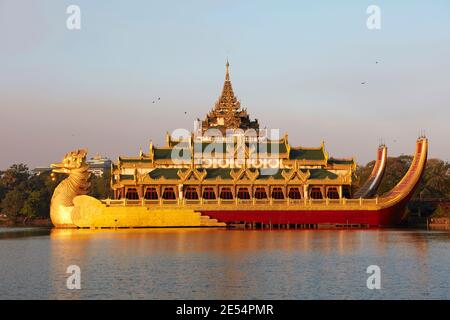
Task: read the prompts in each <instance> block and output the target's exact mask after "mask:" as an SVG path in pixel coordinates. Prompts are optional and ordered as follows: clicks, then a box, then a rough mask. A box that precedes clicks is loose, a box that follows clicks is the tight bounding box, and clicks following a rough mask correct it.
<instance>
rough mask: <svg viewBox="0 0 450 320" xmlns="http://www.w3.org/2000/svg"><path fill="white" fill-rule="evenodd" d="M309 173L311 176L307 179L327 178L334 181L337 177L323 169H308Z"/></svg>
mask: <svg viewBox="0 0 450 320" xmlns="http://www.w3.org/2000/svg"><path fill="white" fill-rule="evenodd" d="M309 173H310V174H311V175H310V176H309V179H325V178H327V177H328V178H329V179H336V178H337V177H338V175H337V174H335V173H333V172H331V171H328V170H325V169H310V170H309Z"/></svg>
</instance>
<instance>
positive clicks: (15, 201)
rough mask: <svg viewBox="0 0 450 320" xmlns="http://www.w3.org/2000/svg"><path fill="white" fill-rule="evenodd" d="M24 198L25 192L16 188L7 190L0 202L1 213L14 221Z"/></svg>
mask: <svg viewBox="0 0 450 320" xmlns="http://www.w3.org/2000/svg"><path fill="white" fill-rule="evenodd" d="M25 198H26V196H25V194H24V193H23V192H22V191H20V190H18V189H13V190H11V191H9V192H8V193H7V194H6V195H5V197H4V198H3V200H2V202H1V204H0V208H1V211H2V213H3V214H6V216H7V217H8V218H10V219H11V220H12V221H14V222H16V221H17V217H18V216H19V214H20V212H21V210H22V208H23V205H24V203H25Z"/></svg>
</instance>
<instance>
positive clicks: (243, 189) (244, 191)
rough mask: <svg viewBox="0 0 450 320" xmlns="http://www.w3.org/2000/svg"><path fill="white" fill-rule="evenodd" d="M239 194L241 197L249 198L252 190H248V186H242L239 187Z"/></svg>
mask: <svg viewBox="0 0 450 320" xmlns="http://www.w3.org/2000/svg"><path fill="white" fill-rule="evenodd" d="M237 196H238V198H239V199H243V200H248V199H250V192H248V188H246V187H241V188H239V189H238V194H237Z"/></svg>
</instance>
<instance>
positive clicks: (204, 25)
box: [0, 0, 450, 170]
mask: <svg viewBox="0 0 450 320" xmlns="http://www.w3.org/2000/svg"><path fill="white" fill-rule="evenodd" d="M73 4H74V5H78V6H79V8H80V9H81V29H80V30H69V29H68V28H67V27H66V20H67V19H68V17H69V14H67V13H66V9H67V7H68V6H69V5H73ZM369 5H377V6H379V8H380V10H381V11H380V12H381V20H380V26H381V28H380V29H375V30H371V29H369V28H368V27H367V24H366V21H367V19H368V18H369V16H370V14H367V12H366V10H367V8H368V6H369ZM449 57H450V2H449V1H448V0H441V1H439V0H435V1H425V0H423V1H414V0H404V1H402V0H397V1H381V0H380V1H375V0H372V1H364V0H354V1H351V0H348V1H331V0H330V1H298V0H296V1H261V0H248V1H237V0H229V1H214V0H194V1H181V0H179V1H173V0H172V1H170V0H169V1H148V0H142V1H138V0H130V1H125V0H123V1H117V0H110V1H102V0H71V1H65V0H0V137H1V139H0V170H1V169H5V168H7V167H9V166H10V165H11V164H13V163H26V164H28V165H29V167H30V168H34V167H36V166H47V165H49V163H51V162H58V161H60V159H61V158H62V157H63V156H64V154H66V153H67V152H68V151H71V150H73V149H76V148H88V150H89V153H90V156H93V155H95V154H96V153H100V154H102V155H105V156H108V157H111V158H112V159H116V158H117V156H119V155H122V156H132V155H137V154H138V153H139V150H140V148H141V147H142V149H143V150H144V151H145V150H148V146H149V143H150V140H152V141H153V143H154V144H157V145H163V144H164V141H165V133H166V132H171V131H173V130H174V129H177V128H186V129H189V130H192V128H193V122H194V120H195V119H197V118H202V119H203V118H204V117H205V115H206V113H207V112H208V111H209V110H210V109H211V108H212V107H213V105H214V103H215V101H216V100H217V98H218V96H219V95H220V91H221V89H222V85H223V81H224V77H225V62H226V59H227V58H228V59H229V61H230V73H231V80H232V83H233V87H234V91H235V93H236V95H237V96H238V98H239V99H240V101H241V104H242V105H243V106H244V107H246V108H247V110H248V112H249V113H250V115H251V117H252V118H257V119H258V120H259V122H260V124H261V126H262V127H268V128H274V129H280V130H281V132H282V133H284V132H287V133H288V134H289V142H290V144H291V145H293V146H299V145H301V146H306V147H318V146H320V144H321V142H322V140H323V141H325V146H326V149H327V151H329V153H330V155H331V156H335V157H355V158H356V160H357V161H358V162H359V163H361V164H365V163H367V162H368V161H370V160H372V159H374V158H375V156H376V149H377V146H378V144H379V142H380V139H381V138H382V139H383V140H384V141H385V143H386V144H387V146H388V148H389V155H391V156H397V155H400V154H411V153H413V151H414V143H415V140H416V138H417V137H418V135H419V132H420V130H423V131H425V133H426V135H427V137H428V138H429V140H430V157H432V158H441V159H443V160H446V161H450V143H449V138H450V126H449V119H450V81H449V77H450V59H449ZM377 62H378V63H377ZM363 83H364V84H363ZM158 97H160V100H157V98H158ZM155 99H156V100H157V102H156V103H153V101H154V100H155Z"/></svg>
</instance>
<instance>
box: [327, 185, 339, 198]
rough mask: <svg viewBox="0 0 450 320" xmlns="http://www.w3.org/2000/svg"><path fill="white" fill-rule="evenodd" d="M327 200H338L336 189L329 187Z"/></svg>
mask: <svg viewBox="0 0 450 320" xmlns="http://www.w3.org/2000/svg"><path fill="white" fill-rule="evenodd" d="M327 198H328V199H339V192H338V190H337V188H336V187H330V188H328V191H327Z"/></svg>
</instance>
